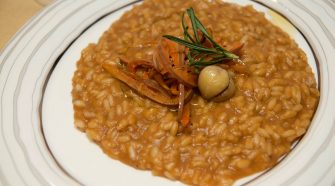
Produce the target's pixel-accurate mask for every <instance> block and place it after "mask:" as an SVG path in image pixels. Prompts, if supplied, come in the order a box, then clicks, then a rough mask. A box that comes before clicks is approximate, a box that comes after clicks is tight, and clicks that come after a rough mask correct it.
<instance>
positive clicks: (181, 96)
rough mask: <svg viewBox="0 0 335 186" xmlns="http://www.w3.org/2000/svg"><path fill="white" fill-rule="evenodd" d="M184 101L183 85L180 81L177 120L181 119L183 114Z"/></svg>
mask: <svg viewBox="0 0 335 186" xmlns="http://www.w3.org/2000/svg"><path fill="white" fill-rule="evenodd" d="M184 102H185V86H184V85H183V84H182V83H179V104H178V120H179V121H180V120H181V117H182V116H183V110H184Z"/></svg>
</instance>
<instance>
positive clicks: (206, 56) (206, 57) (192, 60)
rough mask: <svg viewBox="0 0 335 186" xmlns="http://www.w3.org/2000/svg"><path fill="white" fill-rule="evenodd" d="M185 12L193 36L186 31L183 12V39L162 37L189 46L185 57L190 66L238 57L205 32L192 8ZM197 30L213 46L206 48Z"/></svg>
mask: <svg viewBox="0 0 335 186" xmlns="http://www.w3.org/2000/svg"><path fill="white" fill-rule="evenodd" d="M186 12H187V15H188V17H189V19H190V21H191V24H192V30H193V37H192V36H191V34H190V33H189V32H188V26H186V24H185V21H184V13H183V14H182V17H181V23H182V28H183V33H184V39H180V38H178V37H175V36H171V35H164V36H163V37H165V38H167V39H170V40H171V41H174V42H176V43H179V44H181V45H184V46H186V47H187V48H189V52H188V54H187V58H188V63H189V65H190V66H194V67H198V68H200V67H203V66H208V65H214V64H217V63H222V62H224V61H227V60H232V59H238V58H239V57H238V56H237V55H235V54H233V53H231V52H229V51H227V50H225V49H224V48H222V47H221V46H220V45H219V44H218V43H216V42H215V41H214V39H213V38H212V37H211V36H210V34H209V33H208V32H207V30H206V28H205V27H204V26H203V24H202V23H201V22H200V21H199V19H198V18H197V17H196V15H195V13H194V10H193V8H188V9H187V10H186ZM199 30H200V32H202V34H203V36H204V37H205V38H206V39H208V41H209V42H210V43H211V44H212V46H213V48H208V47H206V46H204V44H203V43H201V41H200V38H199V34H198V31H199Z"/></svg>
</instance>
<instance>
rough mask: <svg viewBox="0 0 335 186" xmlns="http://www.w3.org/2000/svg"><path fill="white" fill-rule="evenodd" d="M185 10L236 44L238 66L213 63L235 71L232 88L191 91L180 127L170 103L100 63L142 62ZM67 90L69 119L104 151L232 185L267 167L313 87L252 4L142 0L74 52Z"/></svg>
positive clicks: (302, 127) (312, 101) (303, 65)
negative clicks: (216, 97)
mask: <svg viewBox="0 0 335 186" xmlns="http://www.w3.org/2000/svg"><path fill="white" fill-rule="evenodd" d="M189 7H192V8H193V9H194V12H195V13H196V16H197V17H198V18H199V20H200V21H201V23H202V24H203V25H204V26H205V27H206V28H207V29H208V30H210V32H211V35H212V37H213V38H214V40H215V41H216V42H217V43H218V44H220V45H221V46H223V47H225V46H229V45H230V44H231V43H236V42H239V43H242V44H243V47H241V49H240V50H239V52H238V53H239V60H238V62H236V63H238V64H239V65H238V66H236V65H235V66H234V65H233V67H231V68H230V66H229V65H225V64H223V65H221V66H223V67H224V68H226V69H227V70H229V71H231V72H232V73H233V74H234V76H232V81H233V82H234V84H235V92H234V95H233V96H232V97H230V98H229V99H227V100H225V101H222V102H215V101H212V100H208V99H204V98H203V96H202V95H201V94H200V93H199V91H198V89H197V88H194V91H193V92H194V93H193V96H192V98H191V100H190V101H189V102H188V105H189V109H190V113H189V114H190V118H189V119H190V121H189V124H188V125H187V126H183V125H181V123H180V122H179V120H178V110H177V109H178V108H176V107H173V106H172V107H171V106H166V105H164V104H159V103H157V102H156V101H152V100H151V99H148V97H146V96H145V95H142V94H139V93H138V91H135V90H134V89H133V88H132V87H129V86H128V85H127V82H126V83H124V82H122V81H120V80H118V79H116V78H114V76H112V75H111V74H110V73H109V72H108V71H106V70H105V69H104V68H103V64H111V63H116V62H119V61H120V58H119V57H120V56H123V57H125V58H127V59H128V60H130V61H134V60H138V59H141V60H146V61H151V59H152V56H153V52H154V50H155V48H156V47H157V44H158V41H160V40H161V38H162V36H163V35H165V34H168V35H173V36H177V37H180V38H182V36H183V27H182V25H181V15H182V13H183V12H185V10H186V9H188V8H189ZM185 19H186V16H185ZM187 24H190V23H189V20H187ZM191 30H192V27H191V26H189V31H190V32H191ZM229 63H231V62H229ZM72 96H73V106H74V111H75V116H74V117H75V126H76V127H77V128H78V129H80V130H81V131H83V132H85V133H86V134H87V136H88V138H90V139H91V140H92V141H94V142H95V143H96V144H97V145H99V146H100V147H101V148H102V150H103V151H104V152H105V153H106V154H108V155H109V156H110V157H111V158H113V159H116V160H119V161H122V162H124V163H126V164H128V165H130V166H132V167H134V168H136V169H141V170H150V171H152V173H153V174H154V175H158V176H163V177H166V178H168V179H171V180H179V181H181V182H183V183H185V184H189V185H205V186H207V185H231V184H233V183H234V181H236V179H238V178H241V177H245V176H247V175H250V174H253V173H255V172H259V171H262V170H265V169H267V168H271V167H272V166H274V165H275V164H276V162H277V161H278V159H279V158H280V157H281V156H283V155H285V154H286V153H288V152H289V151H290V150H291V145H292V143H294V142H295V141H296V140H298V139H299V138H300V137H301V136H302V135H303V134H304V133H305V132H306V130H307V128H308V126H309V124H310V121H311V119H312V116H313V113H314V112H315V109H316V106H317V103H318V98H319V91H318V89H317V87H316V81H315V78H314V75H313V73H312V70H311V67H310V66H309V65H308V64H307V58H306V55H305V54H304V52H303V51H302V50H301V49H300V48H299V47H298V46H297V44H296V43H295V42H294V41H293V40H292V39H291V38H290V37H289V36H288V35H287V34H286V33H285V32H283V31H282V30H280V29H279V28H278V27H276V26H274V25H273V24H271V23H270V22H269V21H268V20H267V19H266V18H265V17H264V14H263V13H260V12H257V11H255V10H254V9H253V7H251V6H245V7H242V6H237V5H234V4H229V3H223V2H221V1H219V0H213V1H212V0H211V1H209V0H190V1H182V0H145V1H144V2H142V3H140V4H139V5H136V6H135V7H134V8H133V9H131V10H130V11H127V12H126V13H125V14H124V15H123V16H122V17H121V18H120V19H119V20H118V21H116V22H114V23H113V24H112V26H111V27H110V28H109V29H108V30H107V31H106V32H105V33H104V34H103V35H102V36H101V38H100V40H99V42H98V43H97V44H90V45H89V46H87V48H85V49H84V50H83V51H82V54H81V58H80V60H79V61H78V62H77V70H76V72H75V74H74V77H73V91H72ZM185 101H186V100H185ZM111 161H112V160H111ZM111 182H112V180H111Z"/></svg>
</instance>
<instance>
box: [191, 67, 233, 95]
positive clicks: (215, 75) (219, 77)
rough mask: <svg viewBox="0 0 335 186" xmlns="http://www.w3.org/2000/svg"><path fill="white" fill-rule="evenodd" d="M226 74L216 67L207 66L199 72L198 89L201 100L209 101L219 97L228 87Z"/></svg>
mask: <svg viewBox="0 0 335 186" xmlns="http://www.w3.org/2000/svg"><path fill="white" fill-rule="evenodd" d="M229 79H230V78H229V74H228V72H227V71H226V70H225V69H223V68H220V67H218V66H207V67H205V68H204V69H202V70H201V72H200V75H199V79H198V87H199V90H200V93H201V95H202V97H203V98H205V99H211V98H214V97H215V96H217V95H219V94H220V93H222V91H224V90H225V89H226V88H227V87H228V85H229Z"/></svg>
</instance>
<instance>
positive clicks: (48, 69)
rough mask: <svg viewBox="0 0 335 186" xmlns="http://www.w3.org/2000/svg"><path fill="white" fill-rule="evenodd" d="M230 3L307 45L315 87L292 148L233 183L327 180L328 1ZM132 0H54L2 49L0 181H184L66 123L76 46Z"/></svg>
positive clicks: (330, 101)
mask: <svg viewBox="0 0 335 186" xmlns="http://www.w3.org/2000/svg"><path fill="white" fill-rule="evenodd" d="M231 2H236V3H239V4H253V5H254V6H255V7H256V8H257V9H258V10H260V11H263V12H265V13H266V15H267V17H268V18H269V19H272V20H273V21H274V22H275V23H277V24H279V26H281V27H282V28H283V29H284V30H286V31H287V32H288V33H289V34H290V35H291V37H293V38H294V39H295V40H296V41H297V43H298V44H299V46H300V47H301V48H303V50H304V51H305V52H306V53H307V56H308V62H309V63H310V64H311V66H312V67H313V70H314V72H315V73H316V74H318V77H317V78H318V82H319V86H320V91H321V97H320V103H319V106H318V109H317V112H316V113H315V116H314V119H313V122H312V125H311V127H310V128H309V130H308V132H307V134H306V135H305V136H304V138H303V139H302V140H301V141H300V142H299V143H298V145H297V146H296V147H295V148H294V150H293V151H292V152H291V153H290V154H289V155H288V156H287V157H286V158H284V159H283V160H282V162H281V163H279V164H278V165H277V166H275V167H274V168H272V169H271V170H269V171H267V172H265V173H263V174H261V175H259V176H257V177H255V176H254V177H249V178H247V179H244V180H243V181H240V182H238V183H237V184H241V183H245V181H250V182H249V184H252V185H334V184H335V177H334V175H335V156H334V154H335V137H334V134H335V123H334V122H335V114H334V110H335V106H334V103H335V100H334V96H332V95H335V86H334V85H335V83H333V81H335V75H334V73H331V72H335V64H334V62H332V61H334V59H335V53H334V51H335V35H334V33H333V31H334V30H335V3H333V2H331V1H329V0H323V1H317V0H314V1H313V0H309V1H302V0H300V1H296V0H291V1H289V0H280V1H276V0H272V1H270V0H261V1H250V0H238V1H237V0H235V1H232V0H231ZM134 3H135V2H134V0H117V1H115V0H113V1H111V0H105V1H103V0H99V1H96V0H91V1H89V0H80V1H79V0H77V1H76V0H68V1H57V2H55V3H54V4H52V5H50V6H49V7H47V8H46V9H44V10H43V11H42V12H41V13H40V14H38V15H37V16H36V17H34V18H33V19H32V20H31V21H30V22H28V23H27V24H26V25H25V26H24V27H23V28H22V29H21V30H20V31H19V32H18V33H17V34H16V36H15V37H14V38H13V39H12V40H11V42H10V43H9V44H8V45H7V47H6V48H5V49H4V50H3V52H2V54H1V56H0V61H1V63H0V88H1V89H0V90H1V91H0V94H1V104H0V105H1V110H0V111H1V114H0V121H1V122H0V124H1V128H0V149H1V151H0V185H1V184H2V185H78V184H84V185H118V186H119V185H182V184H181V183H179V182H172V181H169V180H167V179H163V178H160V177H154V176H152V175H151V173H150V172H148V171H139V170H135V169H133V168H131V167H129V166H126V165H123V164H121V163H119V162H118V161H115V160H112V159H110V158H108V157H107V156H106V155H104V154H103V153H102V151H101V150H100V148H99V147H98V146H97V145H94V144H92V143H91V142H89V140H88V139H87V138H86V136H85V134H83V133H80V132H78V131H77V130H76V129H75V128H74V126H73V111H72V104H71V89H72V87H71V78H72V75H73V72H74V70H75V62H76V61H77V60H78V59H79V57H80V51H81V50H82V49H83V48H84V47H86V46H87V44H88V43H90V42H96V41H97V39H98V38H99V37H100V36H101V34H102V32H103V31H104V30H106V29H107V28H108V27H109V25H110V23H111V22H112V21H113V20H115V19H117V18H118V17H119V16H120V15H121V14H122V12H124V11H125V10H126V9H129V8H131V6H132V5H133V4H134ZM270 9H272V10H270ZM274 11H275V12H279V13H280V14H282V15H283V16H284V17H286V18H287V19H288V20H289V21H290V22H291V23H292V24H293V25H294V26H292V25H290V24H289V23H288V22H287V21H285V19H283V18H281V17H280V16H278V14H276V13H274ZM314 59H316V60H314Z"/></svg>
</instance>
